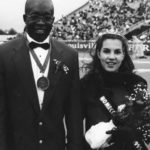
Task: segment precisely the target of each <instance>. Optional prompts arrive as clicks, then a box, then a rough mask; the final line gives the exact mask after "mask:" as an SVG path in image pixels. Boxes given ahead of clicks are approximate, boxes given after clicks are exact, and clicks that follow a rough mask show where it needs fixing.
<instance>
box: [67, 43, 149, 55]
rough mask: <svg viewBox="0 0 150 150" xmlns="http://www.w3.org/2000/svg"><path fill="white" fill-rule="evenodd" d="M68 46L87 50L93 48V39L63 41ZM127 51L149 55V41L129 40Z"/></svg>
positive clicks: (132, 53)
mask: <svg viewBox="0 0 150 150" xmlns="http://www.w3.org/2000/svg"><path fill="white" fill-rule="evenodd" d="M64 42H65V43H66V44H67V45H68V46H70V47H72V48H75V49H77V50H78V51H79V52H80V51H81V52H89V51H91V50H92V49H94V48H95V41H94V40H90V41H74V40H72V41H71V40H70V41H64ZM129 53H130V54H131V55H136V56H137V57H138V56H139V57H140V56H142V55H150V41H146V42H144V43H141V42H140V43H134V42H129Z"/></svg>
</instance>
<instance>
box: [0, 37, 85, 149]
mask: <svg viewBox="0 0 150 150" xmlns="http://www.w3.org/2000/svg"><path fill="white" fill-rule="evenodd" d="M26 43H27V41H26V38H25V36H24V35H23V36H21V37H19V38H16V39H14V40H12V41H9V42H8V43H6V44H3V45H1V46H0V150H64V149H65V145H66V144H65V141H66V140H65V139H66V137H65V133H66V132H65V129H64V125H63V118H64V116H65V120H66V128H67V149H68V150H80V149H81V147H82V146H81V145H82V134H83V133H82V127H83V126H82V116H81V105H80V101H79V99H80V98H79V95H80V94H79V70H78V54H77V52H76V51H75V50H73V49H72V48H70V47H68V46H66V45H65V44H63V43H61V42H58V41H56V40H54V39H52V40H51V45H52V50H51V56H50V68H49V73H48V78H49V80H50V86H49V88H48V89H47V90H46V91H45V95H44V100H43V109H42V110H40V107H39V102H38V97H37V91H36V88H35V81H34V77H33V71H32V67H31V61H30V56H29V48H28V46H27V44H26ZM54 59H57V60H58V61H61V62H63V64H65V65H66V66H67V67H68V68H69V71H68V74H66V73H65V71H64V70H63V67H62V65H61V66H59V69H56V68H57V65H56V64H55V63H54Z"/></svg>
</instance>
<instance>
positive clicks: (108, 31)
mask: <svg viewBox="0 0 150 150" xmlns="http://www.w3.org/2000/svg"><path fill="white" fill-rule="evenodd" d="M104 34H113V35H118V36H121V37H122V38H124V39H126V37H125V36H124V34H123V32H119V31H118V30H114V29H110V30H108V29H107V30H105V31H103V32H101V33H99V36H103V35H104Z"/></svg>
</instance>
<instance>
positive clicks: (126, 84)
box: [81, 33, 147, 150]
mask: <svg viewBox="0 0 150 150" xmlns="http://www.w3.org/2000/svg"><path fill="white" fill-rule="evenodd" d="M92 57H93V61H92V62H91V63H90V64H88V67H89V71H88V73H87V74H86V75H85V76H84V77H83V78H82V79H81V84H82V93H83V97H82V101H83V107H84V108H83V110H84V117H85V121H86V123H85V124H86V131H87V132H88V131H89V130H90V129H91V127H93V126H94V125H98V124H99V123H101V122H103V123H104V122H110V120H113V127H114V128H112V130H110V131H107V130H106V132H107V133H106V134H108V135H109V138H108V139H107V142H106V143H107V144H106V143H105V144H103V146H99V147H98V146H95V147H94V146H93V147H92V146H91V140H92V139H89V140H88V139H87V138H86V140H87V143H88V144H87V146H86V149H90V146H91V147H92V148H93V149H97V148H100V147H103V148H104V149H106V150H134V149H135V150H136V149H137V148H138V149H140V148H142V150H146V147H145V145H144V143H143V141H142V139H141V138H139V137H141V136H139V132H137V131H136V129H133V128H132V127H131V128H130V126H129V125H128V126H125V125H122V124H123V123H122V122H121V121H122V120H121V119H120V118H119V117H118V116H117V115H116V117H115V115H114V114H115V113H113V111H114V112H115V111H117V108H118V106H120V105H122V104H124V103H125V100H126V97H127V96H130V95H131V94H132V92H133V89H134V86H135V85H137V84H141V85H144V86H147V83H146V81H145V80H144V79H143V78H142V77H140V76H138V75H136V74H134V73H133V70H134V64H133V62H132V60H131V58H130V56H129V54H128V44H127V40H126V39H125V38H124V37H123V36H121V35H119V34H109V33H106V34H103V35H102V36H101V37H99V38H98V40H97V41H96V49H95V53H94V55H92ZM102 98H104V101H101V99H102ZM105 100H106V101H107V104H106V106H105V102H106V101H105ZM108 104H109V106H108ZM107 106H108V107H107ZM111 123H112V122H111ZM120 124H121V125H120ZM104 126H105V125H104ZM104 126H103V127H104ZM103 130H104V128H101V132H100V134H102V131H103ZM92 131H93V130H92ZM92 131H91V130H90V133H91V132H92ZM87 132H86V133H87ZM96 134H98V131H97V132H96ZM100 136H101V135H100ZM137 137H138V139H137ZM96 138H97V137H96ZM135 141H136V142H137V141H138V144H137V143H136V142H135ZM104 145H105V146H104Z"/></svg>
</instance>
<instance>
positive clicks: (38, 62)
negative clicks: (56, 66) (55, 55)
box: [31, 44, 51, 73]
mask: <svg viewBox="0 0 150 150" xmlns="http://www.w3.org/2000/svg"><path fill="white" fill-rule="evenodd" d="M50 52H51V44H50V49H49V50H48V53H47V56H46V58H45V61H44V64H43V65H42V64H41V62H40V60H39V59H38V57H37V55H36V53H35V52H34V50H31V54H32V56H33V58H34V60H35V62H36V64H37V66H38V67H39V69H40V71H41V72H42V73H44V72H45V69H46V67H47V65H48V60H49V58H50Z"/></svg>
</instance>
